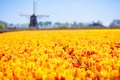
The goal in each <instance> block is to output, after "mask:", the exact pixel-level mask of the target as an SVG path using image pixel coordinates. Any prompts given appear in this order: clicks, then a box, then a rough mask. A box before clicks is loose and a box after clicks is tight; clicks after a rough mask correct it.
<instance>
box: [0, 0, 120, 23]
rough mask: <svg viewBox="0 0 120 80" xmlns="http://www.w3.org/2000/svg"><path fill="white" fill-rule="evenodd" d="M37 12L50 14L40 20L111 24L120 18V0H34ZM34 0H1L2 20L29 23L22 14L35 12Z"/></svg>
mask: <svg viewBox="0 0 120 80" xmlns="http://www.w3.org/2000/svg"><path fill="white" fill-rule="evenodd" d="M34 1H35V2H36V14H38V15H49V16H50V17H49V18H39V19H38V21H52V22H74V21H77V22H84V23H89V22H92V21H98V20H101V21H102V23H103V24H104V25H109V24H110V22H111V21H112V20H113V19H120V9H119V8H120V0H34ZM32 7H33V0H0V20H3V21H5V22H8V23H15V24H17V23H29V18H28V17H24V16H20V14H25V15H31V14H32V13H33V10H32V9H33V8H32Z"/></svg>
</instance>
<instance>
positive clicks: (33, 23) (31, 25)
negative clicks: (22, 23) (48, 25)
mask: <svg viewBox="0 0 120 80" xmlns="http://www.w3.org/2000/svg"><path fill="white" fill-rule="evenodd" d="M21 16H28V17H29V18H30V23H29V29H38V28H39V27H38V22H37V18H42V17H49V16H48V15H36V13H35V2H33V14H32V15H21Z"/></svg>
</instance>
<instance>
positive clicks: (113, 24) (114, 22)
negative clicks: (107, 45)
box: [109, 19, 120, 28]
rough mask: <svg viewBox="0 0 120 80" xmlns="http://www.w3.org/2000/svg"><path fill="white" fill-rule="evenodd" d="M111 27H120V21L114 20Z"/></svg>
mask: <svg viewBox="0 0 120 80" xmlns="http://www.w3.org/2000/svg"><path fill="white" fill-rule="evenodd" d="M109 27H116V28H117V27H120V20H119V19H114V20H113V21H112V22H111V24H110V26H109Z"/></svg>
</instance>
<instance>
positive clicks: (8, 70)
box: [0, 29, 120, 80]
mask: <svg viewBox="0 0 120 80" xmlns="http://www.w3.org/2000/svg"><path fill="white" fill-rule="evenodd" d="M24 79H26V80H119V79H120V29H99V30H97V29H93V30H92V29H91V30H27V31H15V32H6V33H2V34H0V80H24Z"/></svg>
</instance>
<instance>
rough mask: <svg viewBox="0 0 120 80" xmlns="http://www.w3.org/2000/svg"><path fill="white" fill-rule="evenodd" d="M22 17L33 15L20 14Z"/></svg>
mask: <svg viewBox="0 0 120 80" xmlns="http://www.w3.org/2000/svg"><path fill="white" fill-rule="evenodd" d="M20 16H25V17H30V16H31V15H24V14H20Z"/></svg>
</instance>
